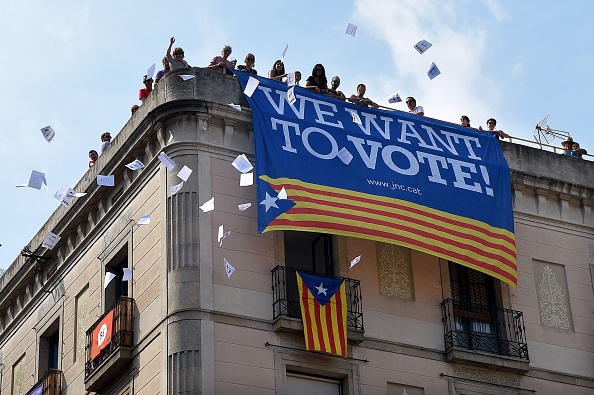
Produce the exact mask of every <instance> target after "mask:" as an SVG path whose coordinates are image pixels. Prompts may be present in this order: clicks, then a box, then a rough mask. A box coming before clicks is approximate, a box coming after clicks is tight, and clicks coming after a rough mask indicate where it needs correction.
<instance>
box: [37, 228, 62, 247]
mask: <svg viewBox="0 0 594 395" xmlns="http://www.w3.org/2000/svg"><path fill="white" fill-rule="evenodd" d="M60 239H61V237H60V236H58V235H57V234H55V233H52V232H49V234H48V235H47V236H45V239H43V243H41V246H42V247H43V248H47V249H48V250H53V249H54V247H55V246H56V244H58V242H59V241H60Z"/></svg>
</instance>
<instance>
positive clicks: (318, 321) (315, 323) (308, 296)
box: [297, 272, 347, 357]
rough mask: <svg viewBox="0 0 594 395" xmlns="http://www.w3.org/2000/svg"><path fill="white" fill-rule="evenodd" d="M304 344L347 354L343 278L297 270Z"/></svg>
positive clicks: (339, 353)
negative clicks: (327, 276) (321, 275)
mask: <svg viewBox="0 0 594 395" xmlns="http://www.w3.org/2000/svg"><path fill="white" fill-rule="evenodd" d="M297 286H298V287H299V304H300V305H301V318H302V319H303V334H304V335H305V348H306V349H307V350H309V351H322V352H327V353H330V354H337V355H342V356H343V357H346V355H347V340H346V339H347V328H346V315H347V301H346V292H345V285H344V280H343V279H335V278H326V277H319V276H314V275H312V274H306V273H301V272H297Z"/></svg>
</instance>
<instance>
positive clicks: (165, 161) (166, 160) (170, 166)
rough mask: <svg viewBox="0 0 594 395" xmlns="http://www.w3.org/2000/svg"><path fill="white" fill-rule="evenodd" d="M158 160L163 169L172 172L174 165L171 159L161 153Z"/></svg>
mask: <svg viewBox="0 0 594 395" xmlns="http://www.w3.org/2000/svg"><path fill="white" fill-rule="evenodd" d="M158 158H159V160H160V161H161V163H163V164H164V165H165V167H167V170H172V169H173V168H174V167H175V163H173V161H172V160H171V158H170V157H168V156H167V154H166V153H165V152H161V153H160V154H159V156H158Z"/></svg>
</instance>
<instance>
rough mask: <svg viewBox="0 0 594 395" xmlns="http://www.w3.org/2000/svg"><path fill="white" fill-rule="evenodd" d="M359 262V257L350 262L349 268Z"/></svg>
mask: <svg viewBox="0 0 594 395" xmlns="http://www.w3.org/2000/svg"><path fill="white" fill-rule="evenodd" d="M360 260H361V255H359V256H358V257H356V258H355V259H353V260H352V261H351V267H353V266H355V265H356V264H357V263H359V261H360ZM349 269H350V268H349Z"/></svg>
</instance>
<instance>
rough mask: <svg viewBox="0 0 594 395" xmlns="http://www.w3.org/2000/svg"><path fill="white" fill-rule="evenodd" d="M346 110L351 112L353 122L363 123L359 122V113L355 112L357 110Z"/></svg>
mask: <svg viewBox="0 0 594 395" xmlns="http://www.w3.org/2000/svg"><path fill="white" fill-rule="evenodd" d="M348 112H350V113H351V115H352V117H353V122H355V123H356V124H357V125H363V123H362V122H361V118H360V117H359V114H357V111H353V110H348Z"/></svg>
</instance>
